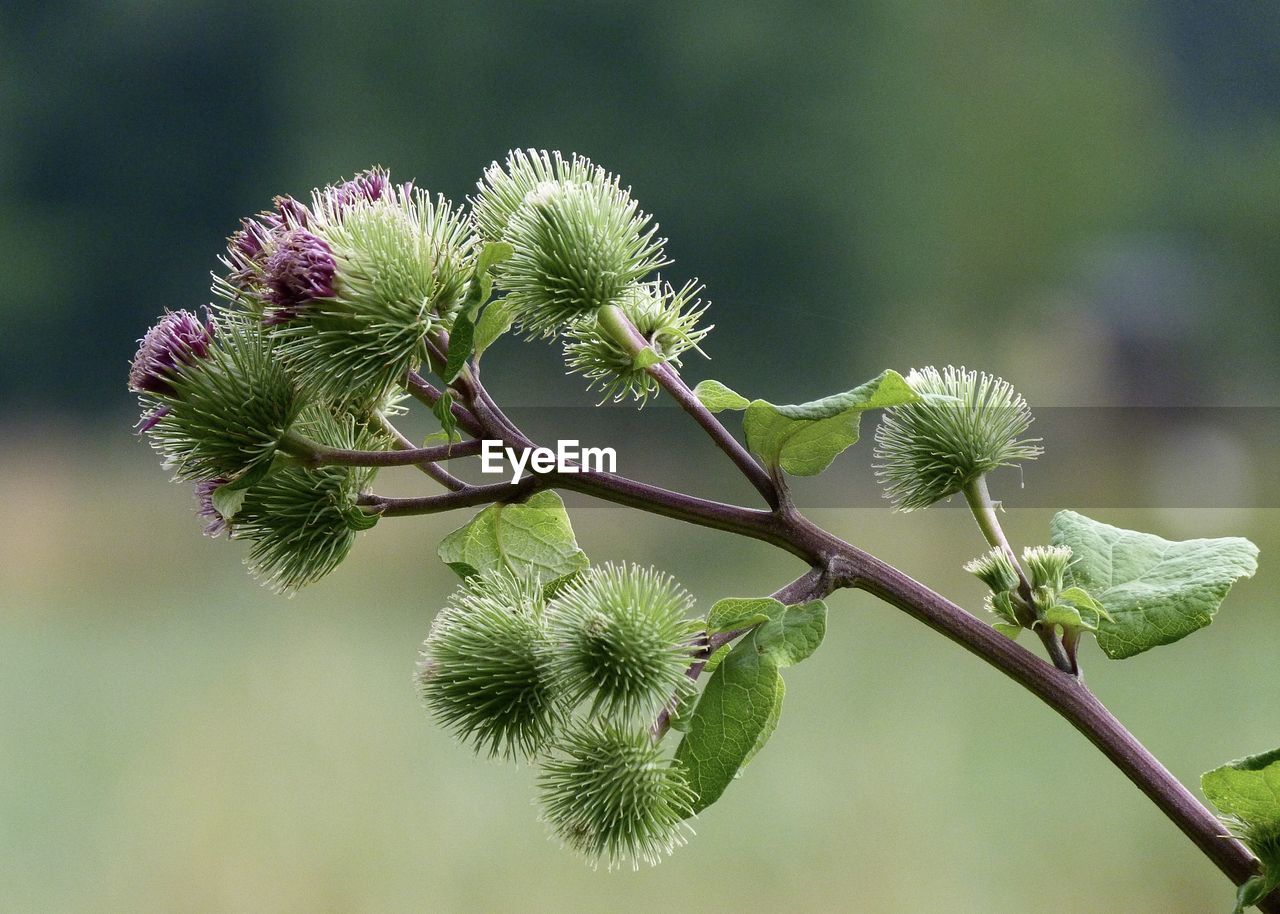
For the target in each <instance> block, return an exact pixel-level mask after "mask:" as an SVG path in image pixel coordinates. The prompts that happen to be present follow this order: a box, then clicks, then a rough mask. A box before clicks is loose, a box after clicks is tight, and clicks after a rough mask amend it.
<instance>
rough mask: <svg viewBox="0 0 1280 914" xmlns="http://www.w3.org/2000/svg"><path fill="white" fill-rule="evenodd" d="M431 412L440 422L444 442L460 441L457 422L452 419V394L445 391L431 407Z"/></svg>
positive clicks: (460, 436)
mask: <svg viewBox="0 0 1280 914" xmlns="http://www.w3.org/2000/svg"><path fill="white" fill-rule="evenodd" d="M431 412H432V413H434V414H435V417H436V418H437V419H439V420H440V428H441V429H442V430H443V431H444V434H445V440H447V441H461V440H462V435H460V434H459V433H458V420H457V419H455V418H454V417H453V392H452V391H449V390H446V391H445V392H444V393H443V394H442V395H441V397H440V399H439V400H437V401H436V402H435V405H433V406H432V407H431Z"/></svg>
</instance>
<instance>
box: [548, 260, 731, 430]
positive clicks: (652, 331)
mask: <svg viewBox="0 0 1280 914" xmlns="http://www.w3.org/2000/svg"><path fill="white" fill-rule="evenodd" d="M700 291H702V287H701V286H700V285H698V284H697V281H696V280H695V281H693V282H689V283H686V284H685V285H684V286H683V287H682V288H681V289H679V290H678V291H677V290H676V289H674V288H672V286H671V285H670V284H665V285H664V284H663V283H661V282H660V281H654V282H643V283H636V284H635V285H633V286H631V287H630V288H628V289H626V290H624V291H623V293H622V294H621V296H619V298H618V302H617V304H618V307H619V308H620V309H621V310H622V313H623V314H624V315H625V316H626V317H627V319H628V320H629V321H630V322H631V323H632V324H633V325H634V326H635V328H636V330H637V331H639V333H640V335H641V336H643V337H644V338H645V340H647V341H648V343H649V348H650V349H652V350H653V352H654V354H656V355H657V356H658V358H659V360H661V361H663V362H670V363H672V364H674V365H676V366H679V365H680V356H681V355H683V354H684V353H685V352H687V351H688V350H690V349H696V348H697V346H698V344H699V343H700V342H701V341H702V339H703V338H704V337H705V336H706V335H707V334H708V333H709V332H710V331H711V329H712V328H711V327H701V328H700V327H698V320H699V318H701V317H702V315H703V314H704V313H705V312H706V310H707V307H708V306H707V305H705V304H703V303H702V302H701V301H700V300H699V299H698V298H697V297H696V296H697V294H698V293H699V292H700ZM565 337H566V339H565V346H564V353H565V361H566V364H567V365H568V367H569V372H570V373H574V372H578V373H581V374H582V375H583V377H585V378H587V379H588V380H589V381H591V384H590V385H588V389H589V388H590V387H592V386H594V385H595V384H596V383H597V382H599V384H600V385H601V387H602V388H603V389H604V392H605V399H613V400H614V401H615V402H616V401H618V400H621V399H623V398H624V397H626V396H627V395H628V394H629V395H630V396H632V397H633V398H634V399H636V400H638V401H640V403H641V404H642V405H643V404H644V402H645V401H647V400H648V398H649V397H650V396H652V395H654V394H656V393H657V392H658V382H657V381H656V380H654V378H653V377H652V376H651V375H650V374H649V373H648V372H647V371H646V370H645V367H644V366H643V365H641V364H637V360H636V358H635V357H634V356H633V355H632V354H631V352H630V351H629V350H628V349H626V348H624V347H623V346H622V344H621V343H619V342H618V341H617V340H616V339H614V337H613V336H612V335H611V334H609V333H605V332H603V331H602V329H601V328H600V326H599V322H598V320H597V317H596V315H595V314H587V315H583V316H582V317H579V318H577V319H575V320H573V321H571V322H570V323H569V324H568V325H567V326H566V328H565Z"/></svg>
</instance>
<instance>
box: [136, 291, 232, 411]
mask: <svg viewBox="0 0 1280 914" xmlns="http://www.w3.org/2000/svg"><path fill="white" fill-rule="evenodd" d="M138 342H139V345H138V352H137V354H136V355H134V357H133V366H132V367H131V368H130V369H129V387H130V388H132V389H133V390H134V391H136V392H138V393H152V394H163V395H166V396H170V395H172V394H173V385H172V384H171V383H170V379H171V375H172V374H173V372H174V371H175V370H176V369H177V368H178V367H179V366H180V365H184V364H190V363H192V362H194V361H195V360H196V359H202V358H204V357H205V356H207V355H208V354H209V346H210V345H211V344H212V343H213V329H212V327H211V326H209V325H207V324H205V323H204V322H202V321H201V320H200V318H198V317H197V316H196V315H194V314H192V313H191V312H190V311H166V312H165V314H164V316H163V317H161V318H160V320H159V321H158V322H157V323H156V325H155V326H154V327H152V328H151V329H150V330H148V331H147V335H146V336H144V337H143V338H142V339H141V340H139V341H138ZM154 418H155V420H156V421H159V417H154ZM154 424H155V422H152V423H151V425H154ZM147 427H148V428H149V427H150V426H147ZM143 430H144V431H145V430H146V429H143Z"/></svg>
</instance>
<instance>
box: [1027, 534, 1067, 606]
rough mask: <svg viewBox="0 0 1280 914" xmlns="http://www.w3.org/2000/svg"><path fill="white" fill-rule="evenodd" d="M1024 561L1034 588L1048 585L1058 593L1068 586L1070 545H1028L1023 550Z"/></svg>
mask: <svg viewBox="0 0 1280 914" xmlns="http://www.w3.org/2000/svg"><path fill="white" fill-rule="evenodd" d="M1022 563H1023V564H1024V565H1026V566H1027V574H1028V575H1029V576H1030V578H1031V587H1032V588H1033V589H1037V588H1041V587H1047V588H1049V590H1050V591H1052V593H1053V594H1055V595H1056V594H1057V593H1058V591H1060V590H1062V589H1063V587H1065V586H1066V584H1065V579H1066V573H1067V566H1068V565H1070V564H1071V547H1070V546H1027V547H1026V548H1025V549H1023V550H1022Z"/></svg>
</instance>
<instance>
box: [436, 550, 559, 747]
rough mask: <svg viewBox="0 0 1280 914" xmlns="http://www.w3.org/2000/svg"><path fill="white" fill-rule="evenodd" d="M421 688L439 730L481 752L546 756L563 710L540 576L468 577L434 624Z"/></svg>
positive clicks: (507, 574)
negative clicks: (553, 664) (544, 748)
mask: <svg viewBox="0 0 1280 914" xmlns="http://www.w3.org/2000/svg"><path fill="white" fill-rule="evenodd" d="M418 685H419V687H420V689H421V691H422V696H423V699H424V700H425V701H426V704H427V707H428V709H430V711H431V713H432V714H433V715H434V716H435V717H436V719H437V720H438V721H439V722H440V724H441V725H442V726H444V727H445V728H446V729H448V730H450V731H451V732H452V733H453V734H454V736H456V737H457V738H458V739H459V740H461V741H463V742H466V743H469V744H471V745H472V746H473V747H474V748H475V750H476V751H477V752H479V753H482V754H487V755H489V756H502V757H505V758H517V757H520V756H524V757H529V756H533V755H535V754H537V753H538V752H539V751H541V749H542V748H543V746H544V745H545V744H546V742H547V740H548V738H549V737H550V736H551V734H552V732H553V730H554V729H555V727H556V726H557V724H558V723H559V721H560V718H561V717H562V707H561V701H560V689H559V685H558V683H557V681H556V677H555V676H554V674H553V671H552V667H551V643H550V641H549V639H548V636H547V626H546V618H545V614H544V597H543V589H542V585H541V584H540V583H539V581H538V580H537V578H536V577H516V576H513V575H511V574H509V573H496V572H495V573H488V574H483V575H473V576H472V577H470V578H468V579H467V580H466V581H465V582H464V583H463V585H462V586H461V587H460V588H458V590H457V591H455V592H454V594H453V596H452V597H451V598H450V600H449V602H448V604H446V606H445V608H444V609H442V610H441V611H440V613H439V614H438V615H437V616H436V618H435V622H434V623H433V624H432V626H431V634H430V635H429V636H428V637H427V640H426V642H425V643H424V644H423V646H422V657H421V660H420V662H419V665H418Z"/></svg>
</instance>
